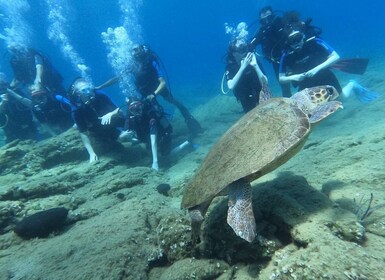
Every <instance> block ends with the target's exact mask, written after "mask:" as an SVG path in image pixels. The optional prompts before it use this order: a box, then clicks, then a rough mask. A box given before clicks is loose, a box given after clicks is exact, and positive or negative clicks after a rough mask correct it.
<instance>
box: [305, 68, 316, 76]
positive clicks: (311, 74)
mask: <svg viewBox="0 0 385 280" xmlns="http://www.w3.org/2000/svg"><path fill="white" fill-rule="evenodd" d="M317 73H318V69H317V68H313V69H311V70H309V71H307V72H306V73H305V76H306V77H307V78H311V77H313V76H315V75H316V74H317Z"/></svg>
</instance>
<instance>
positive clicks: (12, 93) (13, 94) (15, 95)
mask: <svg viewBox="0 0 385 280" xmlns="http://www.w3.org/2000/svg"><path fill="white" fill-rule="evenodd" d="M7 93H8V95H9V96H11V97H12V98H14V99H15V100H17V101H18V102H20V103H21V104H23V105H24V106H26V107H28V108H30V109H31V108H32V101H31V100H30V99H28V98H25V97H24V96H22V95H20V94H18V93H17V92H15V91H13V90H12V89H9V88H8V89H7Z"/></svg>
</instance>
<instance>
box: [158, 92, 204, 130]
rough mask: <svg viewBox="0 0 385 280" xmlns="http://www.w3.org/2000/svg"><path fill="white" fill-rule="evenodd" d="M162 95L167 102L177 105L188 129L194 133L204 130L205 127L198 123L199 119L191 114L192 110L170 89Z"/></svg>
mask: <svg viewBox="0 0 385 280" xmlns="http://www.w3.org/2000/svg"><path fill="white" fill-rule="evenodd" d="M161 95H162V97H163V98H164V99H165V100H166V101H167V102H169V103H171V104H173V105H174V106H175V107H177V108H178V110H179V111H180V112H181V114H182V116H183V118H184V120H185V122H186V125H187V127H188V129H189V130H190V132H191V133H192V134H194V135H195V134H199V133H202V132H203V129H202V127H201V125H200V124H199V123H198V121H197V120H196V119H195V118H194V117H193V116H192V115H191V114H190V112H189V111H188V110H187V108H186V107H185V106H184V105H183V104H182V103H180V102H179V101H178V100H177V99H175V98H174V96H173V95H172V94H171V92H170V91H168V90H164V91H162V92H161Z"/></svg>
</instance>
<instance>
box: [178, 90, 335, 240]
mask: <svg viewBox="0 0 385 280" xmlns="http://www.w3.org/2000/svg"><path fill="white" fill-rule="evenodd" d="M264 88H265V90H262V91H261V95H260V104H259V105H258V106H257V107H256V108H254V109H253V110H251V111H250V112H249V113H247V114H246V115H245V116H243V117H242V118H241V119H240V120H239V121H238V122H236V123H235V124H234V125H233V126H232V127H231V128H230V129H229V130H228V131H227V132H226V133H225V134H224V135H223V136H222V138H221V139H220V140H219V141H218V142H217V143H216V144H215V145H214V147H213V148H212V149H211V150H210V152H209V153H208V155H207V157H206V159H205V161H204V162H203V164H202V165H201V167H200V169H199V170H198V172H197V173H196V174H195V176H194V177H193V179H192V181H191V182H190V184H189V185H188V186H187V188H186V189H185V192H184V194H183V199H182V208H187V209H188V210H189V213H190V217H191V220H192V228H193V235H194V233H195V237H197V236H196V234H197V233H198V232H199V229H200V225H201V223H202V221H203V217H204V215H205V214H206V211H207V209H208V207H209V205H210V203H211V201H212V199H213V198H214V197H215V196H217V195H226V194H228V195H229V203H228V205H229V209H228V213H227V223H228V224H229V225H230V226H231V227H232V229H233V230H234V232H235V233H236V234H237V235H238V236H239V237H241V238H243V239H245V240H247V241H248V242H252V241H253V240H254V238H255V235H256V223H255V219H254V213H253V208H252V197H251V185H250V182H252V181H253V180H255V179H257V178H259V177H261V176H263V175H265V174H267V173H269V172H270V171H272V170H274V169H276V168H277V167H279V166H280V165H282V164H283V163H285V162H286V161H288V160H289V159H290V158H291V157H292V156H294V155H295V154H296V153H297V152H298V151H300V150H301V148H302V147H303V145H304V144H305V142H306V139H307V137H308V135H309V132H310V129H311V124H314V123H317V122H319V121H321V120H322V119H324V118H325V117H327V116H329V115H330V114H332V113H334V112H335V111H337V110H338V109H339V108H341V107H342V104H341V102H339V101H333V100H334V99H335V98H337V97H338V93H337V91H336V90H335V88H334V87H332V86H319V87H313V88H307V89H304V90H302V91H300V92H297V93H296V94H294V95H293V96H292V97H290V98H284V97H282V98H270V95H269V91H268V90H266V89H267V87H264Z"/></svg>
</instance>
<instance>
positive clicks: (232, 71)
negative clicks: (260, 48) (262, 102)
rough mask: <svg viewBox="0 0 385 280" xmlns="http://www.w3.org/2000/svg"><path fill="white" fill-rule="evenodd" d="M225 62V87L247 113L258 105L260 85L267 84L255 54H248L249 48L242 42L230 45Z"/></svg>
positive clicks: (235, 41) (236, 41)
mask: <svg viewBox="0 0 385 280" xmlns="http://www.w3.org/2000/svg"><path fill="white" fill-rule="evenodd" d="M226 61H227V65H226V72H225V73H226V78H227V85H228V87H229V89H231V90H233V92H234V95H235V97H236V98H237V100H239V101H240V102H241V104H242V108H243V111H244V112H245V113H247V112H249V111H250V110H251V109H253V108H254V107H255V106H257V105H258V103H259V92H260V91H261V89H262V83H267V78H266V76H265V75H264V74H263V72H262V70H261V66H260V64H259V62H258V61H257V59H256V56H255V54H254V53H252V52H249V46H248V45H247V44H246V43H245V42H244V41H242V40H237V39H236V40H234V41H232V42H231V43H230V45H229V48H228V52H227V58H226Z"/></svg>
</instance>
